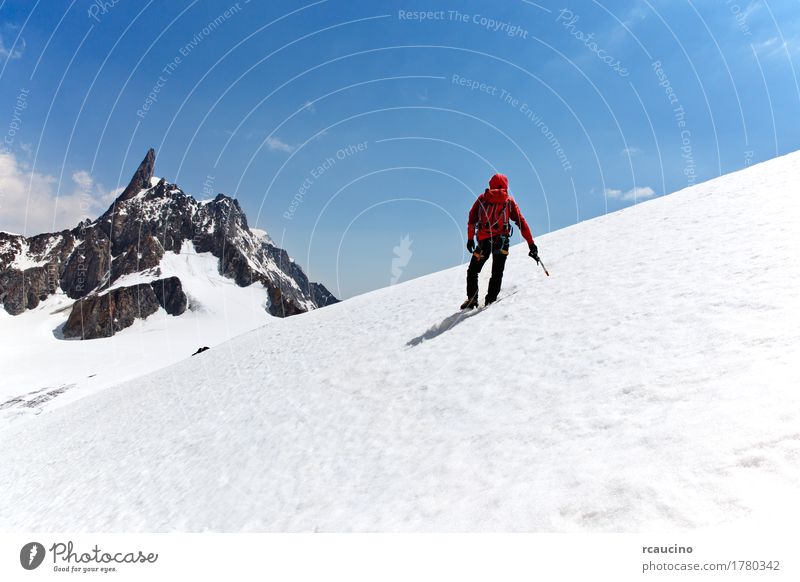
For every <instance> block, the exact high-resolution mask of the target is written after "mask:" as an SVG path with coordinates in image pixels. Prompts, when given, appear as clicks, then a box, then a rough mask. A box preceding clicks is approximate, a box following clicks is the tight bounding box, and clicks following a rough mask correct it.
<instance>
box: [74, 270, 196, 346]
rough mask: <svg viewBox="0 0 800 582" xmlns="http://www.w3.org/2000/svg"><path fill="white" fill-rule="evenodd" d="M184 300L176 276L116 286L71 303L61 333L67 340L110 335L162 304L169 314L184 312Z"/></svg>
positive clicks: (185, 300)
mask: <svg viewBox="0 0 800 582" xmlns="http://www.w3.org/2000/svg"><path fill="white" fill-rule="evenodd" d="M186 305H187V299H186V295H185V294H184V292H183V290H182V288H181V282H180V279H178V278H177V277H169V278H167V279H160V280H158V281H153V282H152V283H140V284H139V285H131V286H129V287H119V288H117V289H112V290H111V291H107V292H105V293H102V294H99V295H91V296H89V297H84V298H83V299H79V300H78V301H76V302H75V305H73V306H72V311H71V312H70V314H69V318H68V319H67V322H66V324H64V327H63V329H62V333H63V335H64V337H65V338H67V339H97V338H101V337H110V336H112V335H114V334H115V333H117V332H118V331H120V330H122V329H125V328H126V327H129V326H130V325H132V324H133V322H134V321H135V320H136V319H145V318H147V317H148V316H150V315H152V314H154V313H155V312H156V311H158V308H159V307H163V308H164V309H165V310H166V312H167V313H169V314H170V315H180V314H181V313H183V312H184V311H186Z"/></svg>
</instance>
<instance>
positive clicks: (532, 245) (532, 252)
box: [528, 242, 539, 263]
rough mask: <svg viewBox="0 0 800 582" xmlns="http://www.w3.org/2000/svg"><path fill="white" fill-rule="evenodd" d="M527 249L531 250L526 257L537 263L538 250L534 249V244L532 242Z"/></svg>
mask: <svg viewBox="0 0 800 582" xmlns="http://www.w3.org/2000/svg"><path fill="white" fill-rule="evenodd" d="M528 248H529V249H530V250H531V252H529V253H528V256H529V257H531V258H532V259H533V260H534V261H536V262H537V263H538V262H539V249H538V248H536V243H535V242H532V243H531V244H529V245H528Z"/></svg>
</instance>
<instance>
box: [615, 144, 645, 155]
mask: <svg viewBox="0 0 800 582" xmlns="http://www.w3.org/2000/svg"><path fill="white" fill-rule="evenodd" d="M641 151H642V150H640V149H639V148H637V147H634V146H631V147H627V148H623V149H622V151H621V152H620V153H621V154H622V155H625V156H635V155H636V154H638V153H639V152H641Z"/></svg>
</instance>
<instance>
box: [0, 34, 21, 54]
mask: <svg viewBox="0 0 800 582" xmlns="http://www.w3.org/2000/svg"><path fill="white" fill-rule="evenodd" d="M26 46H27V45H26V43H25V39H24V38H21V39H20V40H19V42H17V43H16V45H14V46H13V47H11V48H6V45H5V42H4V41H3V37H2V35H0V58H2V59H9V60H13V59H21V58H22V54H23V53H24V52H25V47H26Z"/></svg>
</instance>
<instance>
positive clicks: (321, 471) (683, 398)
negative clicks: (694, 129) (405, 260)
mask: <svg viewBox="0 0 800 582" xmlns="http://www.w3.org/2000/svg"><path fill="white" fill-rule="evenodd" d="M798 175H800V153H794V154H791V155H788V156H784V157H782V158H778V159H775V160H772V161H769V162H766V163H763V164H760V165H758V166H753V167H750V168H748V169H746V170H744V171H741V172H737V173H734V174H730V175H727V176H723V177H721V178H718V179H715V180H711V181H709V182H707V183H704V184H700V185H697V186H693V187H691V188H688V189H686V190H682V191H680V192H677V193H675V194H672V195H670V196H665V197H662V198H658V199H655V200H652V201H649V202H646V203H643V204H639V205H637V206H634V207H631V208H627V209H625V210H622V211H620V212H616V213H613V214H609V215H606V216H604V217H601V218H597V219H594V220H590V221H586V222H583V223H580V224H577V225H575V226H573V227H570V228H566V229H563V230H560V231H557V232H553V233H550V234H548V235H545V236H541V237H538V238H537V242H538V244H539V247H540V250H541V255H542V257H543V259H544V260H545V261H546V263H547V267H548V269H549V271H550V274H551V276H550V277H549V278H548V277H544V275H543V273H542V271H541V270H540V269H539V268H538V267H537V266H536V265H535V264H534V263H533V262H532V261H531V260H530V259H529V258H528V257H527V256H526V249H525V248H524V247H521V246H519V247H514V248H512V251H511V255H510V256H509V260H508V264H507V266H506V276H505V282H504V290H503V292H502V293H501V300H500V301H499V302H498V303H496V304H495V305H493V306H491V307H489V308H487V309H480V310H478V311H474V312H470V313H461V312H458V311H457V305H458V304H459V303H460V302H461V301H462V300H463V296H464V274H465V267H463V266H460V267H457V268H454V269H450V270H447V271H443V272H440V273H435V274H432V275H429V276H426V277H422V278H420V279H416V280H413V281H409V282H407V283H404V284H401V285H396V286H393V287H390V288H386V289H382V290H379V291H376V292H373V293H369V294H366V295H362V296H359V297H355V298H353V299H349V300H347V301H344V302H341V303H338V304H336V305H333V306H330V307H327V308H326V309H322V310H318V311H313V312H311V313H308V314H306V315H304V316H302V317H297V318H288V319H283V320H275V321H278V322H279V325H274V324H270V325H266V326H264V327H262V328H259V329H256V330H254V331H251V332H248V333H245V334H243V335H241V336H240V337H237V338H235V339H232V340H231V341H228V342H226V343H224V344H221V345H218V346H216V347H212V348H211V349H210V350H208V351H206V352H203V353H202V354H199V355H197V356H196V357H193V358H189V359H186V360H184V361H182V362H180V363H178V364H176V365H173V366H170V367H167V368H165V369H163V370H160V371H157V372H154V373H152V374H149V375H146V376H143V377H140V378H137V379H135V380H133V381H130V382H126V383H123V384H120V385H118V386H115V387H112V388H109V389H107V390H104V391H101V392H99V393H97V394H94V395H92V396H88V397H85V398H83V399H81V400H78V401H76V402H73V403H72V404H70V405H68V406H63V407H60V408H57V409H54V410H53V411H51V412H49V413H46V414H42V415H40V416H39V417H37V418H35V419H32V420H30V421H28V422H24V423H16V424H14V425H11V426H9V427H6V428H5V429H2V431H0V440H2V442H3V446H2V447H0V466H1V467H3V470H2V471H0V529H1V530H6V531H9V530H10V531H22V530H25V531H66V530H68V531H140V530H144V531H173V530H191V531H203V530H223V531H242V530H261V531H263V530H274V531H353V530H356V531H373V530H378V531H408V530H410V531H498V530H499V531H600V530H604V531H645V530H647V531H653V530H658V531H661V532H663V531H666V530H671V529H674V530H683V529H688V528H708V527H714V526H716V525H720V524H726V531H728V532H730V531H731V529H732V528H734V527H735V524H741V526H742V527H749V528H751V530H750V531H751V533H752V531H753V529H752V528H758V527H768V528H769V529H770V531H773V532H774V531H775V528H776V527H779V524H781V523H792V524H793V525H796V522H797V519H798V517H800V515H798V514H800V511H798V504H797V499H798V498H800V495H798V493H800V466H799V464H798V459H800V433H799V432H798V427H800V391H798V387H800V364H798V362H800V341H798V340H800V331H799V330H800V310H798V305H800V302H799V301H800V258H798V253H797V239H796V230H797V224H800V199H798V198H797V196H796V187H795V184H796V181H797V176H798ZM488 271H489V269H484V273H483V277H484V278H483V279H482V281H481V285H482V286H485V284H486V279H485V277H488V275H489V273H488ZM484 288H485V287H484ZM3 324H5V322H3ZM126 331H129V330H126ZM142 335H145V334H142ZM131 337H132V334H131ZM72 343H77V344H87V343H91V342H72Z"/></svg>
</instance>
